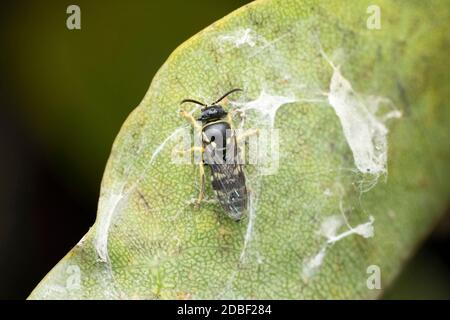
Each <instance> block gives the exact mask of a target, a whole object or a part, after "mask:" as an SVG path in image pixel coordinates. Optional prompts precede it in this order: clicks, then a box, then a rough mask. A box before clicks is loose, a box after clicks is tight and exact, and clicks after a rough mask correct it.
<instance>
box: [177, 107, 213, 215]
mask: <svg viewBox="0 0 450 320" xmlns="http://www.w3.org/2000/svg"><path fill="white" fill-rule="evenodd" d="M180 115H181V116H182V117H183V118H185V119H186V120H187V121H189V122H190V123H191V125H192V126H193V127H194V130H196V131H197V132H199V133H201V134H202V139H203V141H207V140H208V139H207V137H206V136H205V135H204V134H203V133H202V126H201V125H200V124H199V122H198V121H197V120H196V119H195V118H194V117H193V116H192V115H191V114H189V113H188V112H186V111H185V110H181V111H180ZM196 151H200V152H201V153H202V155H203V152H204V151H205V150H204V148H203V147H192V148H190V149H188V150H177V151H176V152H177V153H178V154H186V153H191V152H196ZM202 158H203V157H202ZM198 167H199V184H200V193H199V195H198V198H197V202H196V204H195V207H196V208H198V207H199V206H200V203H201V202H202V200H203V197H204V194H205V168H204V164H203V160H202V161H200V163H199V164H198Z"/></svg>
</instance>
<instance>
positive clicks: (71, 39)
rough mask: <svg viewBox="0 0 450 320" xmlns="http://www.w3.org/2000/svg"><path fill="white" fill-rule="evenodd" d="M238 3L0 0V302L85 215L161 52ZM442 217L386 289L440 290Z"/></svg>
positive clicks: (31, 276) (444, 270)
mask: <svg viewBox="0 0 450 320" xmlns="http://www.w3.org/2000/svg"><path fill="white" fill-rule="evenodd" d="M247 2H248V1H244V0H217V1H211V0H201V1H200V0H192V1H181V0H180V1H174V0H171V1H169V0H164V1H132V2H131V1H101V0H97V1H92V0H91V1H76V2H72V1H71V2H66V1H34V2H33V1H21V2H20V3H17V2H10V3H7V2H3V1H2V2H1V4H0V6H1V9H0V74H1V76H0V171H1V176H0V298H1V299H24V298H26V297H27V296H28V294H29V293H30V292H31V290H32V289H33V288H34V287H35V286H36V285H37V283H38V282H39V281H40V280H41V279H42V278H43V277H44V276H45V274H46V273H47V272H48V271H49V270H50V269H51V268H52V267H53V266H54V265H55V264H56V263H57V262H58V261H59V260H60V259H61V258H62V257H63V256H64V255H65V254H66V253H67V252H68V251H69V250H70V249H71V248H72V247H73V246H74V245H75V244H76V243H77V242H78V240H80V239H81V237H82V236H83V235H84V234H85V233H86V232H87V230H88V228H89V227H90V226H91V225H92V224H93V222H94V220H95V213H96V207H97V199H98V195H99V186H100V181H101V177H102V174H103V170H104V166H105V164H106V161H107V158H108V155H109V151H110V148H111V145H112V142H113V140H114V137H115V136H116V134H117V133H118V131H119V128H120V126H121V124H122V123H123V122H124V120H125V118H126V117H127V115H128V114H129V113H130V112H131V110H133V109H134V107H135V106H137V105H138V103H139V102H140V100H141V99H142V97H143V96H144V94H145V92H146V91H147V89H148V86H149V84H150V81H151V79H152V78H153V76H154V74H155V72H156V71H157V70H158V68H159V67H160V66H161V65H162V63H163V62H164V61H165V59H166V58H167V57H168V55H169V54H170V53H171V52H172V51H173V50H174V49H175V48H176V47H177V46H178V45H179V44H181V43H182V42H184V41H185V40H187V39H188V38H189V37H190V36H192V35H194V34H195V33H197V32H198V31H200V30H201V29H203V28H204V27H206V26H208V25H209V24H211V23H212V22H214V21H216V20H218V19H219V18H221V17H223V16H224V15H226V14H228V13H229V12H231V11H232V10H234V9H236V8H238V7H240V6H242V5H244V4H245V3H247ZM70 4H76V5H78V6H80V8H81V30H68V29H67V28H66V19H67V17H68V15H67V14H66V8H67V6H69V5H70ZM448 217H449V214H447V217H446V218H445V219H443V221H442V223H441V224H440V225H439V227H438V229H437V230H435V231H434V232H433V234H432V235H431V236H430V238H429V240H428V241H427V242H426V243H425V244H424V246H422V247H421V249H420V250H419V252H418V253H417V255H415V256H414V257H413V258H412V260H411V261H410V263H409V264H408V265H407V267H406V269H405V271H404V272H402V274H401V276H400V278H399V279H398V280H397V281H396V283H395V284H394V286H393V287H392V288H390V289H389V290H388V292H387V294H386V296H385V297H386V298H445V299H449V298H450V286H449V284H450V272H449V270H450V258H449V254H448V245H449V243H450V240H449V234H450V232H449V231H450V223H449V221H450V219H449V218H448ZM393 258H395V257H393Z"/></svg>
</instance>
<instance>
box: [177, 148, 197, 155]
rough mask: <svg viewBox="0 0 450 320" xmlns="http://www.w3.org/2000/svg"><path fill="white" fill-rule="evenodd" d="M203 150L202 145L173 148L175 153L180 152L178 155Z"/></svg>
mask: <svg viewBox="0 0 450 320" xmlns="http://www.w3.org/2000/svg"><path fill="white" fill-rule="evenodd" d="M203 151H205V149H204V148H203V147H192V148H190V149H188V150H175V151H174V152H175V153H176V154H180V155H184V154H186V153H193V152H201V153H203Z"/></svg>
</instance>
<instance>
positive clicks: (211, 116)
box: [197, 104, 227, 122]
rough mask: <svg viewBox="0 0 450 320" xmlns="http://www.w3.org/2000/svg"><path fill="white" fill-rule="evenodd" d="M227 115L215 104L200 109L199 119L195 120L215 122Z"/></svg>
mask: <svg viewBox="0 0 450 320" xmlns="http://www.w3.org/2000/svg"><path fill="white" fill-rule="evenodd" d="M226 115H227V112H226V111H225V110H224V109H223V108H222V106H220V105H218V104H215V105H212V106H207V107H205V108H203V109H202V113H201V115H200V117H199V118H198V119H197V120H199V121H202V122H210V121H215V120H220V119H222V118H224V117H225V116H226Z"/></svg>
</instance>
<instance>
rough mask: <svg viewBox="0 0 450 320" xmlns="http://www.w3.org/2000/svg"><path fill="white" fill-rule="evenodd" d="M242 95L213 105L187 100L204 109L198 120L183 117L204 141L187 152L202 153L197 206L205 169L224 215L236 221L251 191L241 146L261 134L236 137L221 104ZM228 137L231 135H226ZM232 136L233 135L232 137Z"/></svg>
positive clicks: (187, 116)
mask: <svg viewBox="0 0 450 320" xmlns="http://www.w3.org/2000/svg"><path fill="white" fill-rule="evenodd" d="M237 91H242V89H239V88H236V89H233V90H230V91H228V92H227V93H225V94H224V95H223V96H221V97H220V98H219V99H217V100H216V101H214V102H213V103H211V104H205V103H203V102H199V101H197V100H193V99H184V100H182V101H181V104H184V103H187V102H190V103H194V104H197V105H200V106H202V108H201V114H200V117H198V118H197V119H196V118H194V117H193V116H192V114H190V113H188V112H187V111H185V110H183V109H182V110H181V111H180V115H181V116H182V117H183V118H185V119H186V120H187V121H189V122H190V123H191V125H192V126H193V128H194V130H196V131H197V132H198V133H199V134H200V135H201V139H202V146H201V147H192V148H191V149H189V150H185V151H179V152H180V153H185V152H198V151H200V152H201V155H202V158H201V161H199V181H200V194H199V196H198V199H197V201H196V205H197V206H198V205H200V203H201V201H202V199H203V197H204V194H205V168H204V167H205V166H208V167H209V168H210V169H211V185H212V189H213V190H214V192H215V194H216V196H217V198H218V201H219V203H220V204H221V206H222V208H223V209H224V211H225V213H226V214H227V215H228V216H229V217H230V218H232V219H234V220H237V221H238V220H240V219H241V218H242V217H243V215H244V214H245V212H246V210H247V206H248V202H249V201H248V191H247V186H246V179H245V174H244V171H243V165H242V163H241V162H242V161H240V160H241V159H240V154H239V153H240V149H239V142H241V141H243V139H245V138H246V137H248V136H250V135H253V134H257V133H258V130H257V129H253V130H248V131H247V132H244V133H242V134H241V135H240V136H237V135H236V134H235V133H234V132H235V131H234V127H233V121H232V114H231V113H230V112H226V111H225V109H224V108H223V107H222V106H221V105H220V104H219V103H220V102H221V101H222V100H224V99H225V98H226V97H227V96H228V95H230V94H232V93H234V92H237ZM227 133H228V134H227ZM230 133H231V134H230Z"/></svg>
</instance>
